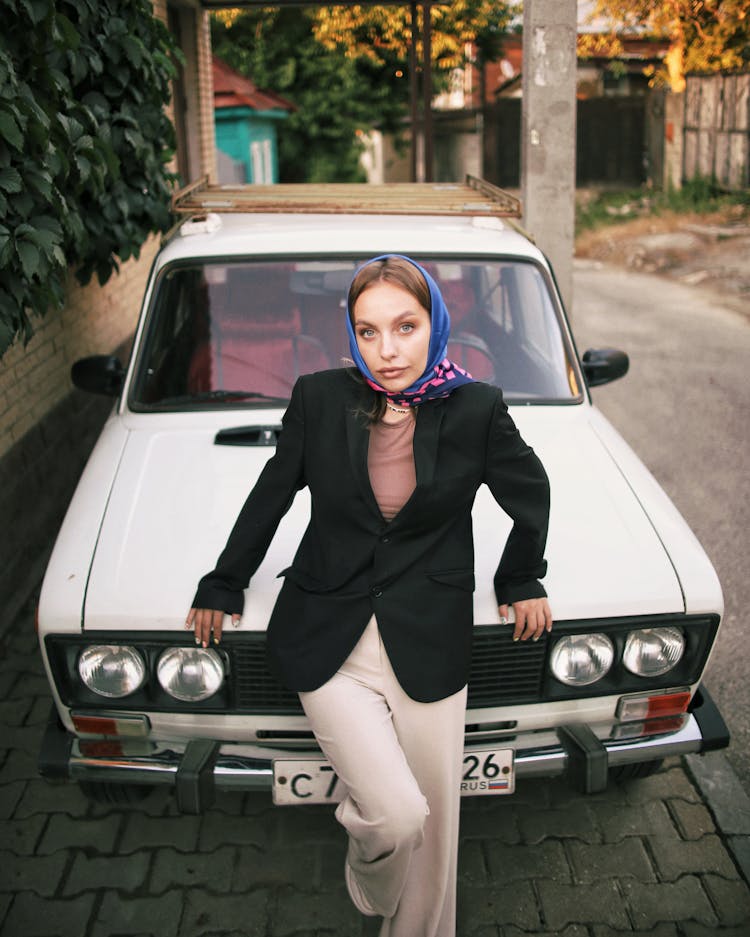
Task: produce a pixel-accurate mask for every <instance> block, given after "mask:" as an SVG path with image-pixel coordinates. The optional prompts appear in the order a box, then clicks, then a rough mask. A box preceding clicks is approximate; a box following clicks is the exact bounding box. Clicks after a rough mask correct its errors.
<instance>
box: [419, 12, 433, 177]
mask: <svg viewBox="0 0 750 937" xmlns="http://www.w3.org/2000/svg"><path fill="white" fill-rule="evenodd" d="M431 7H432V4H431V3H430V0H425V4H424V42H423V43H422V49H423V53H422V60H423V61H422V87H423V94H424V98H423V111H424V113H423V115H422V120H423V124H424V181H425V182H432V180H433V178H434V166H433V163H434V157H433V140H432V17H431V14H430V10H431Z"/></svg>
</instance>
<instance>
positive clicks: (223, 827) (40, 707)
mask: <svg viewBox="0 0 750 937" xmlns="http://www.w3.org/2000/svg"><path fill="white" fill-rule="evenodd" d="M0 701H1V702H0V722H1V724H2V736H1V737H0V937H149V935H151V937H324V935H325V937H374V935H375V934H376V933H377V929H378V922H377V921H376V920H375V919H364V918H361V917H360V916H359V914H358V913H357V912H356V911H355V910H354V909H353V907H352V905H351V904H350V902H349V900H348V897H347V894H346V891H345V887H344V884H343V877H342V870H343V863H344V852H345V842H344V837H343V833H342V832H341V830H340V828H339V827H338V825H337V823H336V822H335V820H334V818H333V812H332V809H331V808H329V807H309V808H291V807H290V808H278V807H274V806H272V804H271V801H270V796H269V795H267V794H265V793H263V794H261V793H247V794H245V793H221V794H219V795H218V797H217V801H216V804H215V806H214V807H213V808H212V809H211V810H210V811H208V812H207V813H205V814H204V815H203V816H200V817H194V816H180V815H179V813H178V811H177V809H176V806H175V802H174V799H173V798H172V796H171V794H170V793H169V792H168V791H167V790H164V789H162V790H157V791H155V792H154V793H152V794H151V795H149V797H148V798H147V799H145V800H144V801H142V802H140V803H139V804H137V805H130V806H127V807H120V806H117V807H113V806H109V805H106V806H104V805H98V804H93V803H90V802H89V801H87V800H86V799H85V798H84V797H83V795H82V794H81V793H80V791H79V790H78V788H77V787H76V786H74V785H68V784H50V783H48V782H46V781H44V780H42V779H41V778H39V777H38V776H37V771H36V755H37V751H38V748H39V743H40V740H41V736H42V732H43V729H44V724H45V722H46V718H47V714H48V711H49V704H50V697H49V691H48V689H47V683H46V680H45V678H44V673H43V668H42V665H41V661H40V657H39V654H38V651H37V648H36V638H35V636H34V633H33V627H32V625H31V614H30V613H27V614H25V615H24V616H23V617H22V619H21V621H20V623H19V624H17V625H16V627H15V628H14V629H13V630H11V631H8V632H6V634H5V638H4V639H3V640H1V641H0ZM722 758H723V756H722V755H721V753H717V754H711V755H708V756H706V757H705V758H694V757H692V756H691V758H690V759H685V760H681V759H673V760H671V761H669V762H667V763H666V764H665V767H664V770H663V771H662V772H660V773H659V774H656V775H654V776H652V777H650V778H646V779H643V780H641V781H635V782H631V783H630V784H628V785H611V786H610V787H609V789H608V790H607V791H606V792H604V793H602V794H597V795H594V796H589V797H584V796H582V795H578V794H576V793H574V792H573V791H571V790H570V789H569V788H568V787H567V786H566V785H565V784H564V783H563V782H560V781H556V782H553V781H549V780H535V781H522V782H520V783H519V785H518V792H517V793H516V794H515V795H513V796H511V797H502V798H495V799H492V798H475V799H467V800H464V802H463V804H462V827H461V830H462V832H461V846H460V865H459V870H460V871H459V911H458V937H524V935H532V934H533V935H537V937H543V935H544V937H618V935H626V934H639V935H643V937H645V935H649V937H709V935H714V934H720V935H722V937H750V887H749V885H748V879H747V876H748V869H749V868H750V849H748V844H749V843H750V809H748V803H747V798H745V800H744V801H743V800H742V788H741V785H739V783H738V782H737V779H736V777H733V776H732V774H731V771H730V770H729V769H728V768H727V767H726V762H725V761H722V760H721V759H722ZM717 759H718V760H717ZM727 772H729V773H727ZM735 785H736V786H735ZM738 789H739V792H738Z"/></svg>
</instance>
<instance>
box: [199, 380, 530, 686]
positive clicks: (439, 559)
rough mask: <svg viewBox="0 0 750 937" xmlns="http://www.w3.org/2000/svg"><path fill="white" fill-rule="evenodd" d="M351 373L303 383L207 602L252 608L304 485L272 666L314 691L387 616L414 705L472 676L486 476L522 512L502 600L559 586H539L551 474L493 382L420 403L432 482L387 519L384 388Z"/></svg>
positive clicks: (417, 443) (204, 595)
mask: <svg viewBox="0 0 750 937" xmlns="http://www.w3.org/2000/svg"><path fill="white" fill-rule="evenodd" d="M354 373H356V372H352V371H351V370H345V369H339V370H335V371H323V372H320V373H318V374H310V375H307V376H305V377H302V378H300V379H299V380H298V381H297V383H296V384H295V386H294V390H293V391H292V397H291V400H290V403H289V407H288V409H287V411H286V413H285V415H284V418H283V430H282V432H281V434H280V436H279V440H278V445H277V448H276V453H275V454H274V456H273V457H272V458H271V459H269V461H268V463H267V464H266V466H265V468H264V469H263V472H262V473H261V475H260V477H259V479H258V482H257V484H256V485H255V487H254V488H253V490H252V491H251V492H250V495H249V496H248V498H247V501H246V502H245V504H244V506H243V508H242V510H241V512H240V514H239V517H238V518H237V522H236V523H235V525H234V528H233V530H232V532H231V535H230V537H229V540H228V542H227V545H226V548H225V549H224V551H223V552H222V554H221V556H220V557H219V560H218V563H217V566H216V569H215V570H213V572H211V573H209V574H208V575H206V576H204V577H203V579H201V581H200V584H199V586H198V591H197V593H196V596H195V599H194V603H193V604H194V607H196V608H214V609H222V610H223V611H225V612H227V613H232V612H241V611H242V608H243V589H244V588H245V587H246V586H247V584H248V582H249V579H250V577H251V576H252V575H253V573H254V572H255V570H256V569H257V568H258V566H259V565H260V563H261V561H262V560H263V557H264V555H265V553H266V550H267V549H268V546H269V544H270V542H271V538H272V537H273V535H274V533H275V531H276V528H277V526H278V524H279V522H280V520H281V518H282V517H283V515H284V514H285V512H286V511H287V510H288V508H289V506H290V504H291V502H292V499H293V498H294V495H295V493H296V492H297V491H298V490H299V489H300V488H302V487H304V486H305V485H306V486H308V487H309V489H310V494H311V498H312V510H311V518H310V523H309V525H308V527H307V530H306V531H305V534H304V536H303V538H302V541H301V543H300V546H299V549H298V550H297V553H296V555H295V557H294V560H293V562H292V565H291V566H290V567H289V568H288V569H285V570H284V571H283V572H281V573H280V574H279V575H280V576H283V577H284V584H283V586H282V589H281V592H280V594H279V597H278V599H277V602H276V605H275V607H274V610H273V613H272V615H271V620H270V623H269V627H268V648H269V652H270V663H271V666H272V669H273V670H274V671H275V672H276V674H277V675H278V676H279V678H280V679H281V681H282V682H283V683H284V684H285V685H286V686H287V687H289V688H290V689H292V690H297V691H303V690H313V689H317V687H319V686H321V685H322V684H323V683H325V681H326V680H328V679H329V677H331V676H332V675H333V674H334V673H335V672H336V670H337V669H338V668H339V667H340V665H341V664H342V663H343V661H344V660H345V659H346V658H347V657H348V655H349V653H350V652H351V650H352V649H353V648H354V645H355V644H356V643H357V641H358V640H359V638H360V636H361V634H362V632H363V631H364V628H365V626H366V625H367V622H368V620H369V619H370V616H371V615H372V614H373V613H375V615H376V616H377V621H378V627H379V629H380V633H381V635H382V639H383V642H384V644H385V647H386V650H387V652H388V656H389V658H390V661H391V664H392V666H393V669H394V671H395V673H396V675H397V677H398V679H399V682H400V683H401V685H402V686H403V688H404V690H405V691H406V692H407V693H408V694H409V696H411V697H412V698H413V699H415V700H419V701H422V702H430V701H432V700H437V699H442V698H443V697H445V696H449V695H450V694H452V693H455V692H457V691H458V690H459V689H461V687H463V686H464V685H465V683H466V681H467V677H468V669H469V659H470V652H471V638H472V627H473V621H472V612H473V600H472V592H473V589H474V551H473V536H472V524H471V507H472V503H473V501H474V496H475V493H476V491H477V489H478V488H479V486H480V485H481V484H482V483H483V482H484V483H485V484H487V485H488V486H489V488H490V491H491V492H492V494H493V496H494V497H495V500H496V501H497V502H498V503H499V504H500V505H501V507H502V508H503V509H504V510H505V511H506V513H507V514H508V515H509V516H510V517H511V518H512V520H513V529H512V531H511V533H510V536H509V537H508V541H507V543H506V546H505V549H504V551H503V555H502V558H501V559H500V564H499V566H498V568H497V573H496V575H495V581H494V585H495V592H496V596H497V601H498V604H502V603H506V602H514V601H517V600H520V599H528V598H536V597H539V596H543V595H545V591H544V589H543V587H542V585H541V584H540V583H539V582H538V579H539V578H541V577H542V576H543V575H544V573H545V571H546V563H545V561H544V559H543V552H544V544H545V540H546V535H547V519H548V514H549V485H548V482H547V476H546V473H545V471H544V469H543V467H542V464H541V463H540V461H539V459H538V458H537V457H536V455H535V454H534V452H533V450H532V449H530V448H529V446H527V445H526V444H525V443H524V441H523V440H522V439H521V437H520V435H519V433H518V430H517V429H516V427H515V424H514V423H513V421H512V419H511V418H510V416H509V414H508V411H507V408H506V406H505V404H504V403H503V399H502V393H501V391H500V390H498V389H497V388H496V387H492V386H490V385H489V384H482V383H475V384H467V385H464V386H462V387H460V388H458V389H457V390H456V391H454V392H453V394H451V396H450V397H447V398H443V399H440V400H433V401H430V402H428V403H425V404H423V405H422V406H421V407H419V410H418V412H417V424H416V428H415V431H414V460H415V466H416V477H417V485H416V488H415V490H414V492H413V494H412V495H411V497H410V498H409V500H408V502H407V503H406V504H405V505H404V507H403V508H402V509H401V511H400V512H399V513H398V514H397V515H396V517H395V518H394V519H393V520H392V521H391V522H390V523H388V522H386V521H385V520H384V518H383V516H382V515H381V513H380V511H379V510H378V506H377V503H376V501H375V497H374V495H373V493H372V489H371V487H370V482H369V476H368V470H367V447H368V440H369V430H368V424H367V419H366V417H365V416H364V414H363V412H362V411H363V408H367V407H368V406H369V401H370V399H371V398H370V393H371V392H370V391H369V390H368V389H367V388H365V387H364V385H363V384H362V383H361V381H358V380H356V379H355V378H354V376H353V374H354Z"/></svg>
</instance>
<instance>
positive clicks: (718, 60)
mask: <svg viewBox="0 0 750 937" xmlns="http://www.w3.org/2000/svg"><path fill="white" fill-rule="evenodd" d="M594 17H602V18H604V19H605V20H606V21H608V23H609V25H610V32H609V34H608V35H605V34H602V35H599V36H584V37H582V38H581V39H580V40H579V54H581V55H584V56H586V55H594V54H608V55H617V54H620V53H621V52H622V51H623V45H622V40H621V38H620V37H621V36H623V35H625V34H627V33H628V32H631V33H632V32H633V31H641V32H644V31H645V32H646V34H647V35H652V36H658V37H665V38H668V39H669V40H670V41H671V45H670V49H669V52H668V53H667V56H666V58H665V62H664V65H663V67H662V68H660V69H658V70H655V71H654V72H653V81H654V83H668V84H670V85H671V87H672V89H673V90H675V91H681V90H682V89H683V88H684V84H685V79H684V76H685V74H687V73H689V72H719V71H734V70H738V69H744V68H748V67H749V66H750V8H749V7H748V4H747V0H666V2H657V0H596V2H595V5H594V8H593V11H592V18H594Z"/></svg>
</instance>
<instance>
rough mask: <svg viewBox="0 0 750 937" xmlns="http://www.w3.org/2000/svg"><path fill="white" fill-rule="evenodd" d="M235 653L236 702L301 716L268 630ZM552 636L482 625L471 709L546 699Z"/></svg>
mask: <svg viewBox="0 0 750 937" xmlns="http://www.w3.org/2000/svg"><path fill="white" fill-rule="evenodd" d="M224 646H225V647H226V648H227V650H229V652H230V657H231V674H232V678H231V679H232V686H233V689H234V694H235V706H236V708H237V709H239V710H244V711H246V712H254V713H265V714H275V715H299V714H300V713H301V712H302V707H301V706H300V704H299V699H298V697H297V694H296V693H293V692H291V691H290V690H286V689H284V687H283V686H282V685H281V684H280V683H279V682H278V680H277V679H276V678H275V677H274V676H273V675H272V674H271V673H270V672H269V670H268V665H267V663H266V642H265V635H263V634H253V635H243V636H242V639H241V640H236V641H231V643H230V642H229V641H228V642H226V644H225V645H224ZM546 651H547V640H546V635H545V637H543V638H542V639H541V640H540V641H537V642H534V641H519V642H517V643H514V641H513V637H512V630H511V629H510V628H508V627H507V626H504V627H503V626H497V627H495V626H489V627H484V628H477V629H476V630H475V632H474V646H473V651H472V657H471V672H470V676H469V700H468V706H469V708H470V709H479V708H483V707H488V706H507V705H509V704H511V703H533V702H537V701H539V700H541V695H542V682H543V678H544V661H545V656H546Z"/></svg>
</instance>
